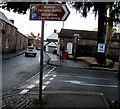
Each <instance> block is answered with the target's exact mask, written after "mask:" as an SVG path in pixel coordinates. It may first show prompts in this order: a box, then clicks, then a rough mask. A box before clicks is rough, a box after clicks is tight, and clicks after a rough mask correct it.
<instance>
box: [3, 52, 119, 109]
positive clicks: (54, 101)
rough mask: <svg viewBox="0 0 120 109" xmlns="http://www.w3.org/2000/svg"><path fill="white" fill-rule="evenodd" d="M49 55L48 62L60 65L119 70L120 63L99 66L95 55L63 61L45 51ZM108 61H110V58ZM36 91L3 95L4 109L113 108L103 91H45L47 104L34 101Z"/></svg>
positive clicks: (19, 53)
mask: <svg viewBox="0 0 120 109" xmlns="http://www.w3.org/2000/svg"><path fill="white" fill-rule="evenodd" d="M23 53H24V51H21V52H18V53H13V54H9V55H4V56H3V57H2V58H3V60H5V59H9V58H12V57H15V56H18V55H21V54H23ZM45 54H46V55H47V56H49V60H48V62H47V64H49V65H53V66H59V67H73V68H87V69H99V70H112V71H116V72H117V71H118V63H115V65H114V66H113V67H112V68H109V67H100V66H99V67H98V66H97V63H96V60H95V58H93V57H79V58H78V59H77V61H74V60H72V59H64V60H63V62H62V61H61V60H60V59H59V56H57V55H55V54H52V53H45ZM107 62H110V61H109V60H108V61H107ZM35 91H36V93H30V92H29V93H27V94H24V95H20V94H13V93H12V94H9V95H4V96H3V101H4V103H3V107H2V109H8V108H9V109H40V108H41V109H42V108H48V107H52V108H56V107H62V108H71V109H72V108H80V109H82V108H86V109H88V108H91V109H92V108H95V109H98V108H100V109H102V108H104V109H111V106H110V104H109V102H108V101H107V100H106V98H105V97H104V95H103V94H102V93H95V92H79V91H78V92H74V91H72V92H71V91H66V92H65V91H63V92H62V91H56V92H54V91H53V92H49V91H44V92H43V98H44V99H45V100H46V101H47V103H46V104H44V105H40V104H37V103H33V102H32V100H33V99H34V98H36V97H37V98H38V90H35ZM17 103H18V104H17Z"/></svg>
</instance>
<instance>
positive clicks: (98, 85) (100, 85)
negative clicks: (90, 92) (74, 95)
mask: <svg viewBox="0 0 120 109" xmlns="http://www.w3.org/2000/svg"><path fill="white" fill-rule="evenodd" d="M80 85H85V86H97V87H112V88H117V87H118V86H113V85H102V84H80Z"/></svg>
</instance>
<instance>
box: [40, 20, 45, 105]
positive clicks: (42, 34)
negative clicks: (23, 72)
mask: <svg viewBox="0 0 120 109" xmlns="http://www.w3.org/2000/svg"><path fill="white" fill-rule="evenodd" d="M43 50H44V21H42V28H41V53H40V75H39V100H40V103H41V101H42V83H43Z"/></svg>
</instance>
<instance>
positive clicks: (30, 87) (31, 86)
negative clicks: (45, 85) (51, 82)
mask: <svg viewBox="0 0 120 109" xmlns="http://www.w3.org/2000/svg"><path fill="white" fill-rule="evenodd" d="M33 87H35V85H30V86H28V87H27V88H28V89H32V88H33Z"/></svg>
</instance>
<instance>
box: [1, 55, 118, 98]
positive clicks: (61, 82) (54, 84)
mask: <svg viewBox="0 0 120 109" xmlns="http://www.w3.org/2000/svg"><path fill="white" fill-rule="evenodd" d="M39 68H40V65H39V55H37V57H25V56H24V55H21V56H18V57H15V58H11V59H9V60H5V61H3V92H6V91H8V90H10V89H11V88H13V87H16V86H18V87H16V91H17V92H18V91H19V92H18V93H26V92H28V91H35V90H36V89H37V90H38V89H39V88H38V87H39V73H38V72H39ZM33 76H34V77H33ZM30 77H33V78H32V79H30V80H29V81H26V80H27V79H29V78H30ZM24 81H26V82H25V83H24V84H21V85H19V84H20V83H23V82H24ZM43 90H46V91H73V92H75V91H80V92H88V93H91V92H96V93H98V92H102V93H103V94H104V95H105V97H107V98H109V99H112V100H113V99H116V100H118V80H117V73H116V72H113V71H102V70H90V69H76V68H65V67H54V66H49V65H48V66H46V67H45V68H44V72H43ZM14 91H15V90H14ZM37 92H39V91H37Z"/></svg>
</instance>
